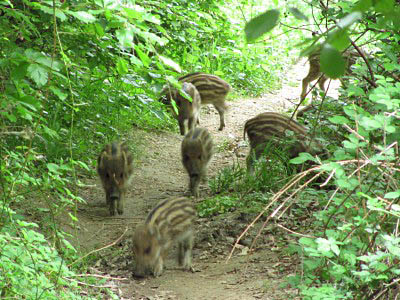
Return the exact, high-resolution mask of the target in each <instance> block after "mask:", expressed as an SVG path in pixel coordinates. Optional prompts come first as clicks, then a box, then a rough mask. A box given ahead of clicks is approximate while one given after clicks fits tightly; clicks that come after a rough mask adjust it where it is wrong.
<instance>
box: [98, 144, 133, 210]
mask: <svg viewBox="0 0 400 300" xmlns="http://www.w3.org/2000/svg"><path fill="white" fill-rule="evenodd" d="M132 162H133V158H132V154H131V153H130V152H129V150H128V147H127V145H126V144H125V143H121V142H113V143H111V144H108V145H106V146H105V147H104V149H103V150H102V151H101V153H100V155H99V157H98V159H97V173H98V174H99V176H100V179H101V182H102V184H103V188H104V191H105V193H106V202H107V204H108V206H109V211H110V215H111V216H113V215H114V214H115V209H116V210H117V212H118V214H120V215H121V214H123V212H124V198H125V194H126V189H127V186H128V185H129V182H130V179H131V176H132V173H133V165H132ZM115 204H116V205H115Z"/></svg>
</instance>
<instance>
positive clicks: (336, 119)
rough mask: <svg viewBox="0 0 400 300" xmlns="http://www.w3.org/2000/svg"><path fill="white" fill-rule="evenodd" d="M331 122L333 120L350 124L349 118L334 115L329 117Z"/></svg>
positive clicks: (335, 122) (333, 121)
mask: <svg viewBox="0 0 400 300" xmlns="http://www.w3.org/2000/svg"><path fill="white" fill-rule="evenodd" d="M329 122H332V123H334V124H348V123H349V120H348V119H347V118H346V117H343V116H334V117H330V118H329Z"/></svg>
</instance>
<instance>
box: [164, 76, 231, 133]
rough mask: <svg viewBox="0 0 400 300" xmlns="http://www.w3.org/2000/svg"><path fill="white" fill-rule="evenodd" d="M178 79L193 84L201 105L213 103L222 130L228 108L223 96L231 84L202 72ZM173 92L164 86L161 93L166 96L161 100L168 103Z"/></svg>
mask: <svg viewBox="0 0 400 300" xmlns="http://www.w3.org/2000/svg"><path fill="white" fill-rule="evenodd" d="M178 81H179V82H181V83H185V82H187V83H191V84H193V85H194V86H195V88H196V89H197V91H198V92H199V94H200V99H201V104H202V105H206V104H212V105H214V107H215V109H216V110H217V111H218V114H219V118H220V126H219V130H223V129H224V127H225V111H226V110H227V108H228V107H227V105H226V103H225V98H226V96H227V95H228V93H229V91H230V90H231V86H230V85H229V84H228V83H227V82H226V81H224V80H223V79H221V78H219V77H218V76H215V75H211V74H206V73H202V72H196V73H190V74H187V75H185V76H182V77H180V78H178ZM174 93H175V89H174V88H169V87H166V88H164V89H163V90H162V92H161V95H166V97H164V100H161V102H163V103H164V104H167V105H169V104H170V103H171V97H173V96H174ZM178 94H179V93H178ZM192 98H193V97H192ZM175 99H176V97H175ZM175 99H174V100H175Z"/></svg>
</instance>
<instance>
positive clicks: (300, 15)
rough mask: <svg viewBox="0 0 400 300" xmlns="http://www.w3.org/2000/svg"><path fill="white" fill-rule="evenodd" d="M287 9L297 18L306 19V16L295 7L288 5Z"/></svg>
mask: <svg viewBox="0 0 400 300" xmlns="http://www.w3.org/2000/svg"><path fill="white" fill-rule="evenodd" d="M289 11H290V12H291V13H292V15H293V16H294V17H295V18H296V19H299V20H303V21H308V18H307V17H306V16H305V15H304V14H303V13H302V12H301V11H300V10H298V9H297V8H296V7H289Z"/></svg>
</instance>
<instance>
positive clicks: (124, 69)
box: [117, 57, 129, 75]
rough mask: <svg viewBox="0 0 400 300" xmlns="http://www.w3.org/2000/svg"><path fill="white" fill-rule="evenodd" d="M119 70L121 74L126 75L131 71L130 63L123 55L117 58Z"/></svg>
mask: <svg viewBox="0 0 400 300" xmlns="http://www.w3.org/2000/svg"><path fill="white" fill-rule="evenodd" d="M117 71H118V73H119V74H121V75H125V74H127V73H128V71H129V67H128V63H127V62H126V60H125V59H123V58H121V57H119V58H118V60H117Z"/></svg>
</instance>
